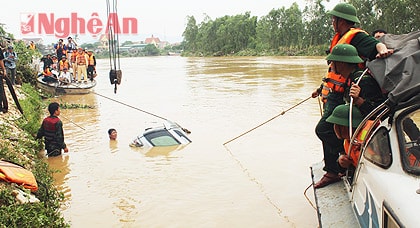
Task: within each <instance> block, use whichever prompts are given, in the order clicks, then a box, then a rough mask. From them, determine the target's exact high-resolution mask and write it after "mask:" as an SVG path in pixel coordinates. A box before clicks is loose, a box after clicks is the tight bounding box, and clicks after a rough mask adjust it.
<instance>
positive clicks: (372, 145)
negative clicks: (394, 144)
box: [364, 127, 392, 168]
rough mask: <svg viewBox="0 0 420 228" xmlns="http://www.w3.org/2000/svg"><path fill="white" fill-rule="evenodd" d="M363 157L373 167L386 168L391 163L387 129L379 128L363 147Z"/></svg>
mask: <svg viewBox="0 0 420 228" xmlns="http://www.w3.org/2000/svg"><path fill="white" fill-rule="evenodd" d="M364 150H365V152H364V157H365V158H366V159H367V160H368V161H370V162H372V163H373V164H375V165H378V166H380V167H382V168H388V167H389V166H390V165H391V163H392V155H391V147H390V144H389V135H388V129H386V128H385V127H381V128H379V129H378V130H377V131H376V132H375V134H374V135H373V136H372V138H371V139H370V140H369V142H368V144H367V146H366V147H365V149H364Z"/></svg>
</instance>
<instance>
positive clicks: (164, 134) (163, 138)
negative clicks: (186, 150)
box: [144, 129, 180, 146]
mask: <svg viewBox="0 0 420 228" xmlns="http://www.w3.org/2000/svg"><path fill="white" fill-rule="evenodd" d="M144 137H145V138H146V139H147V140H148V141H149V142H151V143H152V145H153V146H173V145H178V144H180V143H179V142H178V141H177V140H176V139H174V137H173V136H172V135H171V134H170V133H169V132H168V131H167V130H166V129H165V130H160V131H156V132H151V133H148V134H147V135H145V136H144Z"/></svg>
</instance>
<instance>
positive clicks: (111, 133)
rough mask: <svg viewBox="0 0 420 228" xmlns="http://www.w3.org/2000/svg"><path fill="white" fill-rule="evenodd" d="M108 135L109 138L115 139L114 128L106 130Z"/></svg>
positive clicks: (115, 131)
mask: <svg viewBox="0 0 420 228" xmlns="http://www.w3.org/2000/svg"><path fill="white" fill-rule="evenodd" d="M108 135H109V139H111V140H116V139H117V130H115V129H114V128H110V129H109V130H108Z"/></svg>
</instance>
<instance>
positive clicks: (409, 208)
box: [311, 31, 420, 227]
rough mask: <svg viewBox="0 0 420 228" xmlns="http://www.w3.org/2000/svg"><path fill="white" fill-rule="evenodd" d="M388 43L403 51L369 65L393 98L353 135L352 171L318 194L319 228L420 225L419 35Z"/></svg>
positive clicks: (316, 173)
mask: <svg viewBox="0 0 420 228" xmlns="http://www.w3.org/2000/svg"><path fill="white" fill-rule="evenodd" d="M384 39H385V40H383V42H384V43H385V44H386V45H387V46H388V47H390V48H395V50H398V51H396V52H395V53H394V55H392V56H391V57H389V58H387V59H377V60H374V61H372V62H369V63H368V64H367V66H368V68H369V69H370V70H371V72H372V75H373V77H374V78H375V79H376V80H377V82H378V84H379V85H380V86H381V88H382V89H383V90H384V91H386V92H387V94H388V99H387V100H386V101H385V102H384V103H383V104H381V105H380V106H378V107H377V108H376V109H375V110H373V111H372V112H371V113H370V114H368V115H367V116H366V117H365V119H364V120H363V121H362V123H361V124H360V125H359V127H358V128H357V129H356V131H355V132H354V134H353V137H352V139H351V144H350V148H349V150H348V151H351V149H352V147H353V146H360V155H359V159H358V163H357V166H356V167H355V169H354V170H353V172H347V173H346V175H345V176H344V177H343V181H342V182H337V183H335V184H332V185H329V186H326V187H324V188H319V189H314V195H315V201H316V206H317V212H318V221H319V226H320V227H418V226H419V224H420V219H419V218H418V217H417V216H418V215H417V214H416V212H418V211H420V130H419V127H420V47H419V43H420V31H417V32H413V33H410V34H405V35H401V36H400V37H397V35H392V34H389V36H386V37H384ZM387 39H389V40H387ZM393 41H394V42H393ZM372 120H373V121H374V124H372V125H371V126H370V128H369V129H368V130H367V132H366V135H367V137H366V139H365V140H364V141H363V142H360V141H359V142H358V140H357V139H356V137H355V136H356V135H358V133H359V131H361V130H362V128H363V127H362V126H364V125H365V123H366V122H368V121H372ZM365 129H366V128H365ZM322 167H323V164H322V163H321V164H319V163H318V164H315V165H313V166H312V167H311V172H312V178H313V181H314V182H315V180H319V178H320V177H321V176H322V174H323V171H322Z"/></svg>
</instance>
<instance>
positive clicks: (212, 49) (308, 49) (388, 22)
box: [182, 0, 420, 56]
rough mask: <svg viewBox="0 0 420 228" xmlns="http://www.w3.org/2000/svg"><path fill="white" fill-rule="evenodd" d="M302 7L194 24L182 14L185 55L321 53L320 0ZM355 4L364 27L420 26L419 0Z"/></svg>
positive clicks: (324, 21)
mask: <svg viewBox="0 0 420 228" xmlns="http://www.w3.org/2000/svg"><path fill="white" fill-rule="evenodd" d="M306 2H307V4H306V6H305V8H304V9H303V10H301V9H300V8H299V6H298V4H297V3H296V2H295V3H293V4H292V5H291V6H290V7H289V8H285V7H281V8H279V9H272V10H271V11H270V12H269V13H268V14H267V15H264V16H262V17H261V18H258V17H256V16H251V14H250V12H245V13H243V14H239V15H233V16H223V17H220V18H216V19H214V20H212V19H211V18H210V17H208V16H207V17H206V18H205V19H204V20H203V21H202V22H201V23H199V24H197V21H196V19H195V18H194V16H188V17H187V25H186V27H185V30H184V32H183V34H182V35H183V48H184V52H183V53H184V55H186V56H189V55H191V56H220V55H323V54H324V53H325V50H326V49H328V45H329V43H330V40H331V37H332V36H333V33H334V31H333V29H332V26H331V17H330V16H328V15H327V10H326V8H325V5H324V2H326V1H325V0H307V1H306ZM347 2H348V3H350V4H352V5H353V6H355V7H356V9H357V12H358V18H359V20H360V22H361V23H360V25H358V27H361V28H363V29H364V30H365V31H367V32H369V33H370V32H372V31H374V30H375V29H379V28H381V29H384V30H386V31H387V32H388V33H392V34H403V33H408V32H412V31H416V30H419V25H420V1H418V0H349V1H347Z"/></svg>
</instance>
